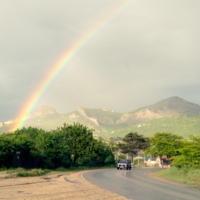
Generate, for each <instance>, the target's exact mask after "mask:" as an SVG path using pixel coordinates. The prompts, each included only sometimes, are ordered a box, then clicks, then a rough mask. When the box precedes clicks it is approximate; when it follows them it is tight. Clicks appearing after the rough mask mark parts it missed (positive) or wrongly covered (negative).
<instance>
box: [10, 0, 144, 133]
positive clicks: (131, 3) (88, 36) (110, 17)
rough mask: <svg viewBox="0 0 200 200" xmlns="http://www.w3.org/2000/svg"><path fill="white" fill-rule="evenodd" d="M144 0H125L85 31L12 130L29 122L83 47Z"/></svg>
mask: <svg viewBox="0 0 200 200" xmlns="http://www.w3.org/2000/svg"><path fill="white" fill-rule="evenodd" d="M142 1H144V0H128V1H123V3H122V4H120V5H118V6H117V7H116V8H115V9H113V10H112V11H111V12H110V13H108V14H107V15H106V16H104V17H103V18H102V19H101V20H100V21H99V22H98V23H97V24H96V25H95V26H94V27H92V28H91V29H89V30H88V31H86V32H85V34H84V35H83V36H82V37H81V38H79V39H78V40H77V41H76V42H75V43H74V44H73V45H72V46H71V47H70V48H69V49H68V50H67V51H66V52H65V53H64V54H63V55H62V56H61V57H60V59H59V60H58V61H57V62H56V63H55V64H54V65H53V67H52V68H51V69H50V71H49V73H48V74H47V75H46V76H45V77H44V79H43V80H42V82H41V83H40V84H39V85H38V86H37V88H36V89H35V91H34V92H33V93H32V94H31V95H30V96H29V98H28V99H27V101H26V103H25V105H24V106H23V107H22V109H21V110H20V112H19V114H18V115H17V120H16V121H17V122H16V123H14V124H13V126H12V127H11V129H10V131H14V130H16V129H20V128H22V127H23V126H24V125H25V123H26V122H27V120H28V118H29V116H30V115H31V113H32V112H33V111H34V110H35V109H36V108H37V107H38V105H39V104H40V102H41V101H42V99H43V98H44V96H45V95H46V94H47V92H48V91H49V89H50V88H51V86H52V85H53V83H54V82H55V81H56V79H58V77H59V76H60V75H61V74H62V73H63V71H64V70H65V69H66V68H67V67H68V66H69V65H70V63H71V62H72V61H73V60H74V59H75V58H76V57H77V56H78V55H79V54H80V53H81V52H82V51H83V49H84V48H85V47H86V46H87V45H88V44H89V43H90V42H91V41H92V40H93V39H94V38H95V37H97V35H98V34H100V33H101V32H102V31H103V30H105V29H106V27H107V26H108V25H110V24H111V23H113V22H114V21H115V20H116V19H118V18H119V17H120V16H121V15H122V14H123V13H124V12H126V11H127V10H128V9H131V8H133V7H136V6H137V5H138V4H139V3H141V2H142Z"/></svg>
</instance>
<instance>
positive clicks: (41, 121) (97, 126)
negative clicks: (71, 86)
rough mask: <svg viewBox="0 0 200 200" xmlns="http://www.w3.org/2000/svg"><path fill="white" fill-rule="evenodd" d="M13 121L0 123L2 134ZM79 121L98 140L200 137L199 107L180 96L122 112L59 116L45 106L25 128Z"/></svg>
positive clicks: (83, 110) (91, 110)
mask: <svg viewBox="0 0 200 200" xmlns="http://www.w3.org/2000/svg"><path fill="white" fill-rule="evenodd" d="M17 120H22V119H13V120H9V121H8V122H2V123H0V132H6V131H7V130H8V129H9V127H10V126H11V125H12V123H15V122H16V121H17ZM74 122H79V123H81V124H84V125H86V126H88V127H89V128H91V129H94V130H95V131H94V135H96V136H97V137H113V136H116V137H117V136H118V137H123V136H124V135H125V134H127V133H128V132H131V131H134V132H135V131H137V132H138V133H140V134H144V135H146V136H152V135H153V134H154V133H156V132H172V133H175V134H179V135H183V136H185V137H186V136H187V135H189V134H194V135H199V136H200V106H199V105H197V104H194V103H191V102H188V101H186V100H184V99H182V98H179V97H171V98H168V99H165V100H162V101H160V102H158V103H155V104H153V105H150V106H146V107H144V108H140V109H137V110H134V111H130V112H126V113H119V112H115V111H113V110H110V109H109V108H106V107H105V108H102V109H99V108H93V107H89V108H83V107H80V106H79V107H78V109H77V111H74V112H71V113H68V114H59V113H58V112H57V111H56V110H55V109H54V108H50V107H47V106H42V107H40V108H38V109H37V110H35V111H34V112H33V113H32V114H31V117H30V119H29V120H28V122H27V123H26V126H33V127H38V128H43V129H45V130H51V129H56V128H57V127H59V126H62V125H63V123H67V124H72V123H74Z"/></svg>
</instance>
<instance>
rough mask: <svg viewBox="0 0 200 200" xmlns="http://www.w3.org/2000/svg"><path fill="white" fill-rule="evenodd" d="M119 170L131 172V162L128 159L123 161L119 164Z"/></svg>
mask: <svg viewBox="0 0 200 200" xmlns="http://www.w3.org/2000/svg"><path fill="white" fill-rule="evenodd" d="M117 169H126V170H131V161H130V160H128V159H121V160H120V161H119V162H118V163H117Z"/></svg>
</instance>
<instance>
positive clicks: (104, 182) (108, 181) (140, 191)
mask: <svg viewBox="0 0 200 200" xmlns="http://www.w3.org/2000/svg"><path fill="white" fill-rule="evenodd" d="M158 170H159V169H136V168H134V169H132V170H128V171H127V170H117V169H106V170H99V171H91V172H86V173H83V175H82V176H83V177H84V178H85V179H86V180H88V181H89V182H91V183H92V184H94V185H97V186H98V187H100V188H103V189H106V190H109V191H111V192H114V193H117V194H119V195H121V196H124V197H126V198H129V199H133V200H183V199H184V200H200V190H196V189H191V188H187V187H184V186H179V185H175V184H171V183H167V182H163V181H159V180H156V179H153V178H149V177H147V176H146V174H147V173H149V172H154V171H158Z"/></svg>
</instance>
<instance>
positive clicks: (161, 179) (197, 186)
mask: <svg viewBox="0 0 200 200" xmlns="http://www.w3.org/2000/svg"><path fill="white" fill-rule="evenodd" d="M147 176H148V177H150V178H154V179H157V180H159V181H164V182H167V183H172V184H175V185H181V186H184V187H188V188H194V189H198V190H200V185H187V184H183V183H179V182H176V181H171V180H167V179H164V178H161V177H159V176H157V175H156V172H150V173H148V174H147Z"/></svg>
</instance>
